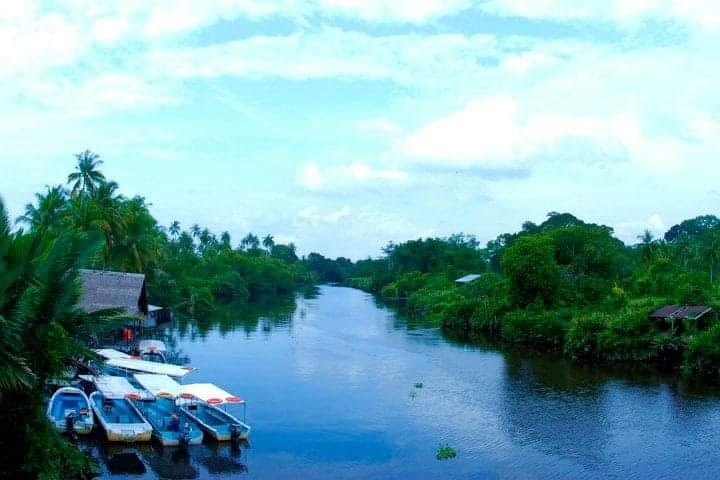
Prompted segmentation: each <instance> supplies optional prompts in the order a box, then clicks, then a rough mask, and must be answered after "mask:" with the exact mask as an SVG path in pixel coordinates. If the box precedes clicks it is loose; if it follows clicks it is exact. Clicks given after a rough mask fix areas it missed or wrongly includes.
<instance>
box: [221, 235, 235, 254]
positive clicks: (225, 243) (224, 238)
mask: <svg viewBox="0 0 720 480" xmlns="http://www.w3.org/2000/svg"><path fill="white" fill-rule="evenodd" d="M220 244H221V245H222V247H223V248H224V249H226V250H232V243H231V240H230V233H229V232H227V231H225V232H222V233H221V234H220Z"/></svg>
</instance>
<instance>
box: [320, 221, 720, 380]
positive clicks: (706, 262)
mask: <svg viewBox="0 0 720 480" xmlns="http://www.w3.org/2000/svg"><path fill="white" fill-rule="evenodd" d="M638 240H639V241H638V243H637V244H635V245H632V246H627V245H625V244H623V242H621V241H620V240H618V239H617V238H615V237H614V236H613V230H612V229H611V228H609V227H606V226H602V225H595V224H590V223H586V222H584V221H582V220H580V219H578V218H576V217H574V216H573V215H570V214H567V213H564V214H560V213H554V212H553V213H550V214H549V215H548V218H547V220H546V221H545V222H543V223H542V224H540V225H536V224H533V223H531V222H526V223H525V224H524V225H523V226H522V229H521V231H519V232H517V233H514V234H503V235H500V236H499V237H498V238H497V239H495V240H493V241H491V242H489V243H488V244H487V245H486V246H485V247H484V248H480V246H479V245H478V243H477V242H476V241H475V239H474V238H473V237H471V236H467V235H454V236H451V237H449V238H429V239H421V240H413V241H409V242H405V243H402V244H390V245H389V246H388V247H387V248H386V249H385V250H384V255H383V257H382V258H380V259H375V260H373V259H368V260H362V261H359V262H357V263H348V261H347V260H346V259H339V260H338V261H337V262H335V261H332V260H329V259H325V258H323V257H321V256H318V258H316V259H315V260H314V264H313V265H312V267H313V268H315V269H316V270H317V271H318V273H319V274H320V276H321V278H324V279H328V278H331V279H332V280H333V281H342V282H344V283H345V284H347V285H350V286H354V287H358V288H363V289H365V290H367V291H371V292H374V293H377V294H379V295H381V296H382V297H383V298H385V299H389V300H392V301H396V302H398V303H400V304H401V305H402V306H404V307H406V308H409V309H410V310H411V311H412V312H414V313H416V314H418V315H423V316H426V317H427V318H429V319H430V320H432V321H434V322H436V324H438V325H441V326H442V327H443V328H445V329H448V330H451V331H453V332H460V333H463V334H483V335H486V336H491V337H494V338H497V339H498V340H500V341H504V342H510V343H517V344H524V345H529V346H533V347H536V348H541V349H555V350H559V351H563V352H564V353H565V354H567V355H568V356H569V357H571V358H573V359H576V360H582V361H594V362H648V363H652V362H654V363H656V364H657V365H658V366H662V367H665V368H679V367H682V368H684V370H685V371H687V372H689V373H697V374H710V375H716V376H717V375H718V374H720V325H718V324H717V323H716V317H715V316H711V318H710V320H709V321H707V322H705V323H704V324H699V325H698V324H695V322H693V321H689V320H688V321H684V322H673V323H672V324H668V323H666V322H664V321H658V320H651V319H650V318H649V314H650V313H651V312H652V311H653V310H655V309H656V308H659V307H661V306H663V305H666V304H690V305H697V304H707V305H711V306H715V304H716V301H717V298H718V282H717V278H716V277H717V269H718V266H719V265H720V220H718V219H717V218H716V217H714V216H702V217H698V218H695V219H691V220H686V221H684V222H682V223H680V224H679V225H676V226H674V227H672V228H671V229H670V230H669V231H668V232H667V234H666V235H665V238H663V239H655V238H653V237H652V235H650V234H649V233H647V232H646V234H645V235H644V236H642V237H641V238H639V239H638ZM318 267H321V268H318ZM468 273H480V274H482V275H481V276H480V278H479V279H478V280H476V281H474V282H472V283H470V284H467V285H465V286H459V285H457V284H456V283H455V282H454V280H455V279H457V278H458V277H460V276H462V275H464V274H468ZM339 276H340V277H341V278H338V277H339Z"/></svg>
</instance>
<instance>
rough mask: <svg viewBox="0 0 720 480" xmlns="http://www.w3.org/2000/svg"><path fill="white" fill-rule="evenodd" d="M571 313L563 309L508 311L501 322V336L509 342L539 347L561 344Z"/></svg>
mask: <svg viewBox="0 0 720 480" xmlns="http://www.w3.org/2000/svg"><path fill="white" fill-rule="evenodd" d="M570 318H571V313H570V312H569V311H565V310H552V311H545V312H543V311H533V310H517V311H514V312H511V313H508V314H507V315H506V316H505V318H504V319H503V322H502V327H501V335H502V338H503V339H504V340H506V341H509V342H514V343H524V344H527V345H535V346H539V347H551V348H552V347H558V346H560V345H562V344H563V340H564V337H565V331H566V330H567V327H568V322H569V319H570Z"/></svg>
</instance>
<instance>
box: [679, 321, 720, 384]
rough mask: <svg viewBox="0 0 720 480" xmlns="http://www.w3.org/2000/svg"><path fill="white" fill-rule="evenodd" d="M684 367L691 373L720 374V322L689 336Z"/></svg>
mask: <svg viewBox="0 0 720 480" xmlns="http://www.w3.org/2000/svg"><path fill="white" fill-rule="evenodd" d="M684 367H685V370H686V371H688V372H690V373H696V374H700V375H713V376H718V375H720V324H717V323H716V324H714V325H712V326H711V327H710V328H709V329H708V330H706V331H704V332H698V333H696V334H695V335H692V336H691V337H690V338H689V340H688V345H687V351H686V354H685V365H684Z"/></svg>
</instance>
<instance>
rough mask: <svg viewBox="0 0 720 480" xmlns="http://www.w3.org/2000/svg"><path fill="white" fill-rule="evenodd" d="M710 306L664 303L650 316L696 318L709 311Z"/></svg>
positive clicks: (682, 318)
mask: <svg viewBox="0 0 720 480" xmlns="http://www.w3.org/2000/svg"><path fill="white" fill-rule="evenodd" d="M711 311H712V308H710V307H708V306H707V305H666V306H664V307H662V308H659V309H657V310H655V311H654V312H653V313H651V314H650V318H675V319H681V320H685V319H688V320H697V319H698V318H700V317H702V316H703V315H706V314H707V313H710V312H711Z"/></svg>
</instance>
